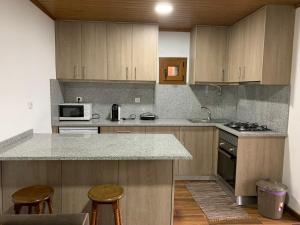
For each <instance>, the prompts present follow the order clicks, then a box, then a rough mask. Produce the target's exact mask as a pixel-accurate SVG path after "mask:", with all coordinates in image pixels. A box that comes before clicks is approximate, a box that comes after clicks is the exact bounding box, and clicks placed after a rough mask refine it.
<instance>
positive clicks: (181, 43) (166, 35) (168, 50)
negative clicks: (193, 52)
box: [158, 31, 190, 78]
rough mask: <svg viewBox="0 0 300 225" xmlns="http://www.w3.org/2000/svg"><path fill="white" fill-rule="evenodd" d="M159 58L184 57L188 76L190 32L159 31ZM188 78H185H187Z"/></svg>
mask: <svg viewBox="0 0 300 225" xmlns="http://www.w3.org/2000/svg"><path fill="white" fill-rule="evenodd" d="M158 55H159V57H186V58H188V61H187V75H188V74H189V56H190V32H167V31H160V32H159V38H158ZM188 77H189V76H187V78H188Z"/></svg>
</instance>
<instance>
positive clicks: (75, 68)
mask: <svg viewBox="0 0 300 225" xmlns="http://www.w3.org/2000/svg"><path fill="white" fill-rule="evenodd" d="M73 69H74V71H73V72H74V74H73V78H74V79H76V70H77V66H76V65H75V66H74V68H73Z"/></svg>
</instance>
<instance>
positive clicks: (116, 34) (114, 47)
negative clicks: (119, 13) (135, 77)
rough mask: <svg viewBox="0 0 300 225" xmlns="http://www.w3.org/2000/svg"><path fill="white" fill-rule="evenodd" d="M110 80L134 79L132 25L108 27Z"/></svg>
mask: <svg viewBox="0 0 300 225" xmlns="http://www.w3.org/2000/svg"><path fill="white" fill-rule="evenodd" d="M107 37H108V39H107V47H108V80H131V79H132V24H126V23H109V24H108V25H107Z"/></svg>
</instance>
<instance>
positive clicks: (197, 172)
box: [179, 127, 214, 176]
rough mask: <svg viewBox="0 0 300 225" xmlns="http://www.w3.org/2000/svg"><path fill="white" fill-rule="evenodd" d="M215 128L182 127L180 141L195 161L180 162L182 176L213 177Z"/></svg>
mask: <svg viewBox="0 0 300 225" xmlns="http://www.w3.org/2000/svg"><path fill="white" fill-rule="evenodd" d="M213 140H214V128H213V127H182V128H180V141H181V143H182V144H183V145H184V146H185V147H186V148H187V149H188V150H189V152H190V153H191V155H192V156H193V160H192V161H190V160H180V161H179V175H180V176H213V175H214V166H213V154H214V153H213V146H214V144H213V143H214V142H213Z"/></svg>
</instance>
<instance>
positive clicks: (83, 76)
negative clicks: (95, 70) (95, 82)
mask: <svg viewBox="0 0 300 225" xmlns="http://www.w3.org/2000/svg"><path fill="white" fill-rule="evenodd" d="M82 78H83V79H85V66H83V67H82Z"/></svg>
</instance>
